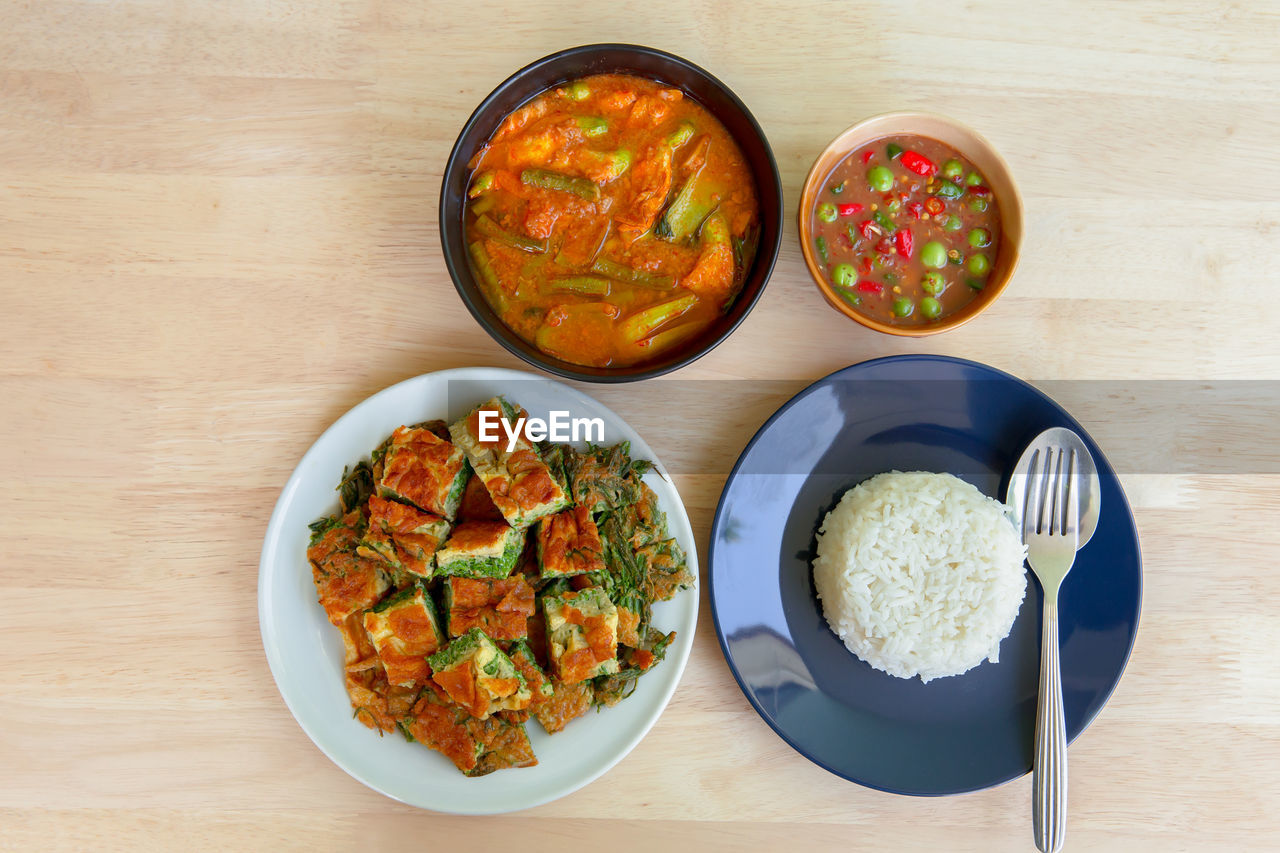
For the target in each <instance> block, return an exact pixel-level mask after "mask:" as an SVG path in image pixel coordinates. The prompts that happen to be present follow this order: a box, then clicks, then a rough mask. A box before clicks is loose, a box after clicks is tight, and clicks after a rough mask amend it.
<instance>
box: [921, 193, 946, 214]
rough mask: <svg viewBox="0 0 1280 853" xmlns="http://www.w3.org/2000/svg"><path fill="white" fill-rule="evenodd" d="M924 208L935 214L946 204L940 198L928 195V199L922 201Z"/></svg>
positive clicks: (942, 209) (944, 207)
mask: <svg viewBox="0 0 1280 853" xmlns="http://www.w3.org/2000/svg"><path fill="white" fill-rule="evenodd" d="M924 209H925V210H927V211H929V215H931V216H937V215H938V214H939V213H941V212H942V211H944V210H945V209H946V205H944V204H943V203H942V199H940V198H935V197H933V196H930V197H929V200H928V201H926V202H925V203H924Z"/></svg>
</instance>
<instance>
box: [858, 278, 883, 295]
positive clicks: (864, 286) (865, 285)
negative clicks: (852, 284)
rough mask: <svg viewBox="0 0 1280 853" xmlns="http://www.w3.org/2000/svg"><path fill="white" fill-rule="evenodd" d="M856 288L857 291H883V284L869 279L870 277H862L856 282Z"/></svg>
mask: <svg viewBox="0 0 1280 853" xmlns="http://www.w3.org/2000/svg"><path fill="white" fill-rule="evenodd" d="M856 290H857V291H858V292H859V293H883V292H884V285H882V284H881V283H880V282H878V281H871V280H870V279H866V278H864V279H863V280H862V281H860V282H858V284H857V286H856Z"/></svg>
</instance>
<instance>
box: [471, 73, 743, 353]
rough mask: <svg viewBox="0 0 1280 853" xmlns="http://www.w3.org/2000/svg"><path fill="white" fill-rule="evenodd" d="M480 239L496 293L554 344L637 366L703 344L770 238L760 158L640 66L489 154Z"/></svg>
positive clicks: (478, 211) (543, 111) (506, 126)
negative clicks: (760, 196)
mask: <svg viewBox="0 0 1280 853" xmlns="http://www.w3.org/2000/svg"><path fill="white" fill-rule="evenodd" d="M470 166H471V178H470V184H469V187H468V191H467V196H468V200H467V204H466V212H465V214H464V217H465V227H466V240H467V246H468V251H469V253H470V256H471V263H472V268H473V270H474V273H475V277H476V281H477V282H478V284H479V287H480V289H481V291H482V292H483V294H484V297H485V299H486V301H487V302H488V303H489V305H490V307H491V308H493V310H494V312H495V313H497V314H498V316H500V317H501V318H502V320H503V322H504V323H506V324H507V325H508V326H509V327H510V328H511V329H512V330H513V331H515V332H516V333H517V334H518V335H520V337H522V338H524V339H525V340H526V341H529V342H530V343H532V344H533V345H534V346H536V347H537V348H538V349H539V350H541V351H543V352H545V353H547V354H548V355H552V356H554V357H556V358H560V359H563V360H564V361H568V362H572V363H574V364H581V365H587V366H591V367H626V366H630V365H634V364H638V363H641V362H644V361H648V360H650V359H652V358H654V357H656V356H659V355H662V354H665V353H667V352H669V351H671V350H673V349H675V348H678V347H681V346H683V345H685V344H686V343H689V342H691V341H693V340H694V339H696V338H697V337H698V336H699V333H701V332H703V331H704V330H706V329H707V328H708V327H709V326H710V325H711V324H712V322H713V321H715V320H716V318H718V317H719V316H720V315H721V314H723V313H724V312H725V311H726V310H727V309H728V308H729V306H730V305H732V303H733V300H734V298H735V297H736V296H737V295H738V292H739V290H740V289H741V288H742V284H743V281H744V279H745V278H746V274H747V271H748V270H749V269H750V268H751V261H752V259H753V257H754V254H755V248H756V243H757V240H758V237H759V222H760V218H759V205H758V203H757V199H756V193H755V184H754V182H753V178H752V174H751V170H750V167H749V166H748V165H747V162H746V158H745V157H744V156H743V154H742V151H741V150H740V149H739V148H738V146H737V144H736V143H735V142H734V140H733V138H732V137H731V136H730V135H729V133H728V131H726V130H725V128H724V127H723V125H721V124H720V122H719V121H717V120H716V119H715V118H714V117H713V116H712V115H711V114H710V113H709V112H708V111H707V110H705V109H704V108H703V107H701V106H700V105H698V104H697V103H695V102H694V101H693V100H692V99H690V98H688V97H686V96H685V95H684V93H683V92H681V91H680V90H679V89H674V88H671V87H669V86H665V85H663V84H662V83H659V82H656V81H654V80H649V79H646V78H642V77H634V76H629V75H618V74H608V75H598V76H593V77H585V78H582V79H579V80H575V81H573V82H571V83H566V84H563V85H561V86H557V87H555V88H552V89H549V90H547V91H546V92H543V93H542V94H540V95H538V96H537V97H536V98H534V99H533V100H531V101H529V102H528V103H526V104H525V105H523V106H522V107H520V108H519V109H517V110H516V111H515V112H513V113H511V114H510V115H509V116H507V117H506V119H504V120H503V122H502V124H501V126H500V127H499V128H498V130H497V131H496V132H495V133H494V134H493V136H492V137H491V138H490V139H489V141H488V142H487V143H486V145H485V146H484V148H482V149H481V151H480V153H479V154H477V155H476V157H475V158H474V159H473V161H472V163H471V164H470Z"/></svg>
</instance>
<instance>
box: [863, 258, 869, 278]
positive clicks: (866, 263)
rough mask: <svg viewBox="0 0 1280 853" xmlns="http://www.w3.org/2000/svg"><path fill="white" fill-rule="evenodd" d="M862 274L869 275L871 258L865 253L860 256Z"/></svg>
mask: <svg viewBox="0 0 1280 853" xmlns="http://www.w3.org/2000/svg"><path fill="white" fill-rule="evenodd" d="M862 274H863V275H871V258H870V257H868V256H867V255H863V256H862Z"/></svg>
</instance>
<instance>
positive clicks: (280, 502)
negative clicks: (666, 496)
mask: <svg viewBox="0 0 1280 853" xmlns="http://www.w3.org/2000/svg"><path fill="white" fill-rule="evenodd" d="M452 380H459V381H473V382H507V381H529V380H534V381H537V382H541V383H546V384H548V385H551V386H554V387H555V388H556V390H557V392H558V393H568V394H570V395H573V396H576V397H577V398H579V399H582V400H587V401H589V402H590V403H591V404H592V405H593V406H595V407H597V408H598V410H599V411H601V412H602V413H604V414H605V416H606V417H607V418H609V419H611V420H612V422H613V423H614V425H615V426H616V425H622V426H624V427H625V428H626V430H627V431H629V432H630V433H632V434H634V435H635V436H636V437H637V438H638V439H639V440H640V442H641V443H642V444H643V445H644V448H643V449H644V450H646V451H648V454H649V456H650V459H651V461H652V462H653V463H654V464H653V470H654V471H655V472H656V473H657V474H658V475H659V476H660V477H661V478H662V479H663V480H665V481H666V486H667V487H668V488H670V489H671V494H672V495H673V496H674V498H675V503H674V506H663V507H662V508H663V511H664V512H665V513H666V514H667V515H668V517H670V516H671V515H673V514H674V515H675V516H676V519H677V520H678V522H679V523H682V524H683V527H684V529H685V530H687V531H688V533H689V537H690V541H691V543H692V544H693V545H694V546H695V547H694V548H693V549H691V550H690V552H689V553H688V555H687V556H688V558H689V561H690V568H691V569H692V570H693V572H694V578H695V585H694V586H693V587H692V588H691V589H689V590H684V592H686V593H691V594H693V595H695V596H697V595H698V589H699V587H700V586H701V584H702V582H703V581H704V578H703V574H702V567H701V565H700V564H699V562H698V555H697V550H696V545H697V539H696V536H695V535H694V532H693V524H692V522H690V520H689V514H688V510H687V509H686V508H685V504H684V499H683V498H682V497H681V496H680V492H679V490H678V489H677V488H676V484H675V480H673V479H672V478H671V477H670V475H669V474H668V473H667V468H666V466H665V465H664V464H663V462H662V460H661V459H659V458H658V455H657V453H655V452H654V450H653V448H652V447H651V446H650V445H649V443H648V442H647V441H645V439H644V437H643V436H641V435H640V432H639V431H638V430H636V429H635V427H633V426H631V424H630V423H628V422H627V421H626V420H625V419H623V418H622V417H621V416H620V415H618V413H617V412H615V411H613V409H611V408H610V407H609V406H606V405H605V404H604V403H601V402H600V401H599V400H597V399H596V398H595V397H592V396H590V395H589V394H587V393H585V392H583V391H580V390H578V389H577V388H574V387H573V386H572V385H569V384H567V383H566V382H564V381H563V380H561V379H558V378H551V377H547V376H541V375H538V374H536V373H533V372H531V371H525V370H515V369H512V368H506V367H456V368H448V369H445V370H436V371H429V372H427V373H421V374H418V375H416V376H411V377H409V378H407V379H403V380H401V381H399V382H395V383H393V384H391V385H388V386H386V387H385V388H382V389H381V390H379V391H376V392H374V393H373V394H371V395H369V396H367V397H365V398H363V399H361V400H359V401H358V402H357V403H355V405H353V406H351V407H350V408H349V409H347V410H346V411H345V412H343V413H342V414H341V415H339V416H338V417H337V418H336V419H334V421H333V422H332V423H331V424H329V426H328V427H326V428H325V429H324V430H323V431H322V432H321V433H320V434H319V435H318V436H316V438H315V439H314V440H313V441H312V443H311V445H310V446H309V447H308V448H307V450H306V451H305V452H304V453H303V454H302V456H301V457H300V458H299V459H298V461H297V462H296V463H295V464H294V467H293V470H292V471H291V472H290V474H289V478H288V480H286V481H285V484H284V486H283V488H281V490H280V494H279V496H278V497H277V498H276V502H275V505H274V506H273V508H272V510H271V516H270V518H269V519H268V521H267V528H266V532H265V533H264V535H263V544H262V551H261V554H260V556H259V559H258V583H257V599H258V602H257V603H258V607H257V615H258V632H259V637H260V639H261V641H262V647H263V652H264V654H265V655H266V658H267V666H268V668H269V669H270V671H271V678H272V680H273V682H274V683H275V687H276V692H277V693H278V694H279V696H280V698H281V699H282V700H283V701H284V704H285V707H286V708H287V709H288V710H289V713H290V715H292V717H293V719H294V722H295V723H296V724H297V725H298V727H299V728H300V729H302V731H303V733H304V734H306V736H307V738H308V739H309V740H310V741H311V742H312V743H313V744H314V745H315V747H316V748H317V749H319V750H320V752H321V753H322V754H323V755H324V756H325V757H326V758H328V759H329V761H330V762H332V763H333V764H334V766H336V767H338V768H339V769H341V770H342V771H343V772H344V773H346V774H347V775H348V776H350V777H351V778H352V779H355V780H356V781H357V782H359V783H361V784H362V785H364V786H365V787H367V788H369V789H370V790H372V791H375V792H377V793H378V794H380V795H382V796H384V797H387V798H389V799H391V800H394V801H395V802H399V803H403V804H405V805H407V806H412V807H414V808H419V809H423V810H426V811H431V812H435V813H438V814H454V815H466V816H483V815H495V814H511V813H514V812H520V811H525V810H528V809H531V808H536V807H538V806H542V805H546V804H547V803H550V802H553V801H555V800H558V799H561V798H563V797H566V796H569V795H570V794H572V793H574V792H576V791H579V790H581V789H582V788H585V787H586V786H587V785H589V784H591V783H592V782H594V781H596V780H597V779H599V778H600V777H602V776H604V775H605V774H606V773H608V772H609V771H610V770H612V769H613V768H614V767H616V766H617V765H618V764H619V763H620V762H621V761H622V760H623V759H624V758H626V757H627V756H628V755H630V754H631V752H632V751H633V750H634V749H635V748H636V747H637V746H638V745H639V744H640V741H642V740H644V738H645V736H646V735H647V734H648V733H649V732H650V730H652V728H653V726H654V725H656V724H657V722H658V719H659V718H660V717H661V716H662V715H663V714H664V713H665V712H666V710H667V706H668V705H669V704H670V703H671V697H672V696H674V695H675V691H676V689H677V688H678V687H679V686H680V681H681V679H682V678H683V677H684V671H685V668H686V665H687V664H688V660H689V655H690V653H691V650H692V643H693V638H694V636H695V635H696V632H697V624H698V610H699V609H700V608H699V607H698V606H697V605H696V604H695V605H694V606H692V607H691V608H689V613H690V616H689V622H688V625H687V627H682V629H677V630H684V631H686V632H687V634H688V640H687V641H686V642H685V643H683V644H682V645H681V646H680V647H679V649H678V650H677V653H676V654H675V655H674V656H669V657H667V658H666V659H664V664H667V665H670V666H672V667H674V670H675V671H674V672H673V673H672V675H671V677H670V684H669V686H667V687H664V688H663V689H662V692H661V694H660V695H659V697H658V699H659V701H658V702H657V704H656V705H655V710H654V712H653V713H652V714H650V715H648V717H647V718H646V719H644V720H643V722H642V724H641V725H639V726H637V727H636V728H635V730H634V731H633V732H632V733H631V735H630V736H629V737H628V738H627V739H626V740H625V742H624V743H623V745H622V747H621V748H620V749H619V750H618V751H617V752H616V753H615V754H614V755H612V756H610V757H608V758H607V759H606V760H605V761H604V762H603V763H601V764H600V766H599V767H597V768H595V769H594V770H593V771H592V772H590V773H587V774H584V775H583V776H581V777H579V778H575V779H573V780H572V781H571V782H569V783H567V784H562V785H559V786H555V785H549V786H547V787H546V788H545V789H543V790H541V791H539V792H538V794H537V795H536V796H534V797H532V798H530V799H528V800H527V801H522V803H521V804H520V805H516V806H512V807H501V808H491V807H486V806H485V805H483V803H484V802H486V801H485V800H484V799H483V798H477V800H478V802H480V803H481V806H480V807H479V808H476V809H467V808H446V807H441V806H439V805H428V804H426V803H424V802H421V801H414V800H411V799H407V798H405V797H401V796H397V795H396V794H393V793H391V792H390V791H388V790H386V789H385V788H383V787H381V786H380V785H379V784H378V783H377V781H375V780H374V779H372V778H369V774H366V773H364V772H361V771H360V770H358V769H357V768H355V767H351V766H348V765H347V763H346V762H344V761H342V760H339V758H338V757H336V756H335V755H334V753H333V752H332V751H331V750H330V749H328V748H327V747H326V746H325V744H324V743H322V742H321V740H320V739H318V738H317V735H316V733H315V732H313V731H312V728H311V727H309V726H308V725H307V723H306V722H304V717H303V716H301V715H299V713H298V710H297V709H296V708H295V707H294V703H293V702H292V701H290V696H289V692H288V691H286V689H285V688H284V686H283V685H282V683H281V677H282V673H283V671H284V668H285V667H286V665H287V664H286V661H285V660H283V659H282V657H281V655H282V652H281V650H280V648H279V645H278V642H276V640H275V638H276V632H275V630H274V628H269V625H270V624H271V620H270V619H269V606H268V604H269V602H270V601H272V600H273V599H272V596H273V595H274V594H275V592H274V586H273V584H274V578H273V577H272V571H271V566H272V565H274V564H275V563H276V562H278V560H279V551H280V547H281V541H282V536H283V524H284V517H285V515H286V513H287V510H288V507H289V505H290V504H291V502H292V500H293V497H294V495H295V494H296V493H297V491H298V490H299V489H300V488H301V485H302V483H301V481H302V479H303V477H302V473H301V472H302V471H303V469H304V468H306V467H307V462H308V460H310V459H311V457H312V456H314V455H319V452H320V451H319V450H318V449H317V448H319V447H320V446H321V445H322V444H323V443H324V440H325V438H326V437H327V436H328V435H329V434H330V433H331V432H335V431H337V430H338V429H339V427H340V426H342V425H343V424H344V422H346V421H348V420H349V419H354V418H355V416H356V413H357V411H359V410H361V409H364V408H366V407H373V406H374V401H375V400H378V399H380V398H382V397H384V396H392V395H393V394H395V393H403V390H402V387H403V386H409V385H414V384H418V383H426V382H431V381H435V382H448V381H452ZM699 597H700V596H699ZM673 657H674V659H673ZM668 671H670V670H668ZM459 778H464V777H461V776H459Z"/></svg>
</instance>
